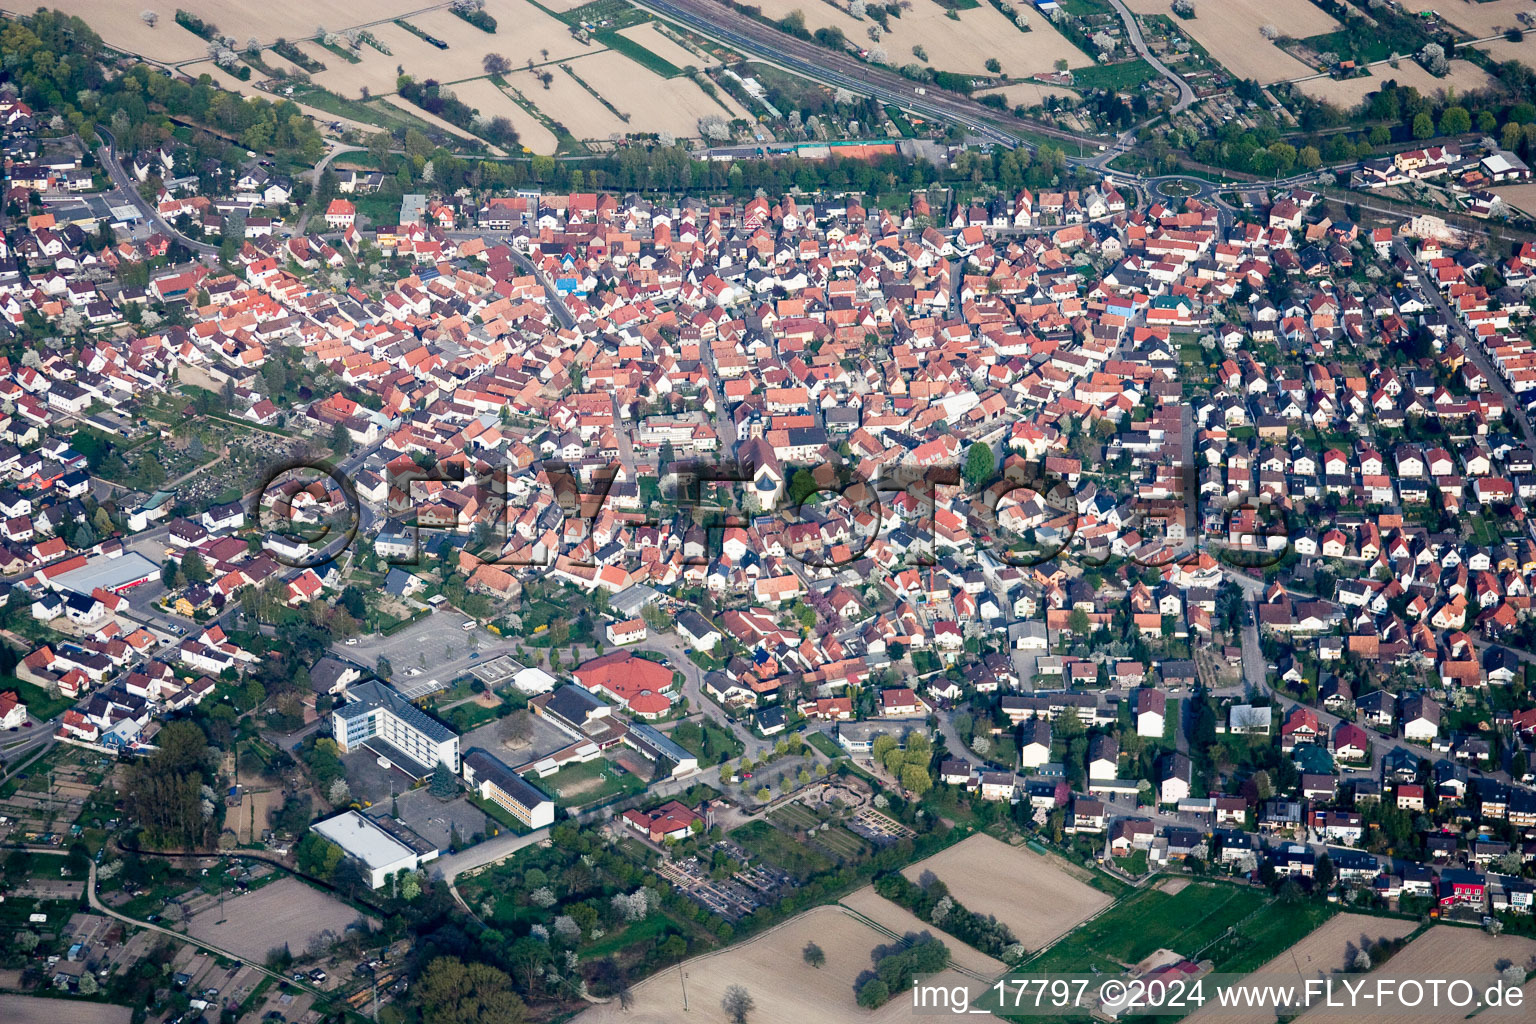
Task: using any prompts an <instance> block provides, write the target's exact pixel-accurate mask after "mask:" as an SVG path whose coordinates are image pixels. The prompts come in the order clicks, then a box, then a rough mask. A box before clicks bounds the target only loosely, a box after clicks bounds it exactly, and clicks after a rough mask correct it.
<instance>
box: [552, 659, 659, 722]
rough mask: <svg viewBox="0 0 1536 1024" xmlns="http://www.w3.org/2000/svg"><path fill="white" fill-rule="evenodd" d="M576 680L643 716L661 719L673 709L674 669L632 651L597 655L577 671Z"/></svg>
mask: <svg viewBox="0 0 1536 1024" xmlns="http://www.w3.org/2000/svg"><path fill="white" fill-rule="evenodd" d="M576 682H577V683H578V684H580V685H581V686H582V687H584V688H585V689H587V690H590V691H592V692H593V693H595V694H599V695H600V696H603V697H607V698H608V699H609V700H611V701H613V702H614V703H615V704H619V705H621V706H622V707H626V708H628V709H629V710H630V712H631V713H633V714H636V715H639V716H640V717H641V718H659V717H661V716H662V715H664V714H666V713H667V712H668V711H669V710H671V708H672V697H671V695H670V693H669V692H668V691H670V690H671V689H672V670H671V669H669V668H667V667H666V666H665V665H658V664H656V663H655V662H654V661H647V660H646V659H644V658H637V657H635V656H634V655H633V654H630V653H629V652H628V651H615V652H614V653H612V654H605V655H603V656H602V657H600V658H593V659H592V660H591V661H589V662H587V663H586V664H584V665H582V666H581V667H580V668H578V669H577V670H576Z"/></svg>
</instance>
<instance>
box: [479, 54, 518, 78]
mask: <svg viewBox="0 0 1536 1024" xmlns="http://www.w3.org/2000/svg"><path fill="white" fill-rule="evenodd" d="M480 66H481V67H482V68H484V69H485V73H486V74H488V75H504V74H506V73H507V72H508V71H511V70H512V62H511V61H510V60H507V58H505V57H503V56H502V55H501V54H499V53H488V54H486V55H485V59H484V60H482V61H481V62H480Z"/></svg>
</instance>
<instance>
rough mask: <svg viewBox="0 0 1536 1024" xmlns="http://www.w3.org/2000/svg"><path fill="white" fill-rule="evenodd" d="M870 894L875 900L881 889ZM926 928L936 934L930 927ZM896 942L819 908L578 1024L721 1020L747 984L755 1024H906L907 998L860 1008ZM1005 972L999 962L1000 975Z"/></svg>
mask: <svg viewBox="0 0 1536 1024" xmlns="http://www.w3.org/2000/svg"><path fill="white" fill-rule="evenodd" d="M864 891H866V892H869V893H870V895H873V890H864ZM875 898H876V899H879V897H875ZM882 902H883V901H882ZM913 920H916V919H915V918H914V919H913ZM921 930H922V931H929V932H931V931H932V929H930V928H929V927H928V926H926V925H923V926H922V929H921ZM810 942H814V943H816V944H817V945H818V946H820V947H821V948H822V950H823V951H824V952H825V953H826V958H827V959H826V963H825V964H823V965H822V966H821V967H820V968H815V967H811V966H809V965H807V964H806V963H805V960H804V958H803V957H802V955H801V952H802V950H804V949H805V946H806V944H807V943H810ZM891 943H892V938H891V936H890V935H889V934H887V933H886V932H885V931H882V930H878V929H876V928H875V927H873V926H871V925H870V924H868V923H866V922H864V921H862V920H860V919H859V918H858V917H856V916H854V915H853V914H851V913H849V912H848V911H846V910H844V909H843V908H842V907H835V906H823V907H816V908H814V909H812V910H808V911H806V912H805V913H803V914H800V915H799V916H797V917H794V918H791V919H790V920H788V921H786V922H785V923H784V924H782V925H779V926H778V927H777V928H773V929H771V930H769V931H767V932H764V933H763V934H762V935H759V936H758V937H756V938H754V939H752V940H751V941H749V942H744V943H741V944H739V945H735V946H730V947H727V948H726V949H723V950H721V951H719V952H718V953H709V954H706V955H705V956H701V957H698V958H696V959H693V960H689V961H687V962H685V963H682V964H679V965H678V966H676V967H671V968H668V969H667V970H665V971H662V972H661V973H660V974H657V975H655V976H653V977H651V978H648V979H646V980H645V981H643V982H641V983H640V984H638V985H636V986H635V987H634V989H633V997H634V1002H633V1004H632V1005H631V1006H630V1008H629V1009H627V1010H624V1009H621V1008H620V1006H619V1003H618V1001H617V1000H614V1001H612V1002H609V1003H607V1004H604V1005H601V1006H594V1007H592V1008H591V1009H589V1010H587V1011H585V1012H584V1013H582V1014H581V1015H580V1016H578V1017H577V1018H576V1021H577V1022H579V1024H674V1022H676V1021H678V1020H682V1019H686V1017H685V1014H684V1011H685V1010H688V1009H691V1010H693V1011H699V1012H701V1013H702V1015H703V1016H704V1017H705V1018H707V1019H711V1020H713V1019H717V1018H718V1015H719V1006H720V1000H721V997H722V996H723V995H724V994H725V988H726V986H727V985H741V986H743V987H744V988H746V990H747V991H748V992H749V993H751V995H752V998H753V1001H754V1002H755V1003H756V1004H757V1008H756V1009H755V1010H754V1011H753V1013H752V1018H751V1019H752V1022H753V1024H803V1022H805V1021H817V1022H818V1024H855V1022H858V1024H864V1022H871V1021H885V1020H897V1019H905V1018H906V1017H908V1016H910V1013H911V1004H910V1002H909V1001H908V1000H906V999H901V998H897V999H893V1000H891V1001H890V1002H889V1003H887V1004H885V1006H884V1007H882V1008H881V1009H879V1010H876V1011H869V1010H864V1009H861V1008H859V1006H858V1005H857V1004H856V1003H855V1002H854V986H855V984H857V982H858V980H859V977H860V975H862V974H864V973H865V972H866V971H868V970H869V969H870V968H871V967H872V966H873V964H874V953H875V951H876V950H877V949H879V948H880V947H882V946H889V945H891ZM964 950H965V947H964V946H958V948H957V945H956V944H954V943H951V945H950V951H951V953H958V952H961V951H964ZM971 955H972V956H973V957H974V956H977V955H978V954H971ZM994 963H995V961H994ZM1001 968H1002V965H1001V964H998V965H997V970H998V971H1001ZM951 973H952V972H946V973H945V974H944V975H941V976H940V977H941V978H942V979H944V983H946V984H949V983H956V982H954V981H952V980H951ZM685 978H686V982H685V981H684V979H685ZM955 978H959V976H958V975H955ZM959 980H961V981H963V980H965V979H959ZM685 984H686V986H687V987H686V989H685V988H684V985H685ZM696 1015H697V1014H696Z"/></svg>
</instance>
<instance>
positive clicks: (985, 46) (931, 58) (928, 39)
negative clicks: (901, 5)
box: [757, 0, 1093, 78]
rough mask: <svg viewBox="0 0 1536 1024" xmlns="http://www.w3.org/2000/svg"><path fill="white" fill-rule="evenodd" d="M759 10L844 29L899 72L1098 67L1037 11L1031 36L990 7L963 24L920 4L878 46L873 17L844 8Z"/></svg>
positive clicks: (1015, 72) (771, 1)
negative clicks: (1062, 63) (908, 68)
mask: <svg viewBox="0 0 1536 1024" xmlns="http://www.w3.org/2000/svg"><path fill="white" fill-rule="evenodd" d="M757 6H759V7H760V8H762V12H763V15H764V16H765V17H768V18H772V19H773V20H774V21H779V20H782V19H783V18H784V17H785V16H786V15H789V14H792V13H794V12H795V11H800V12H801V13H802V14H804V15H805V27H806V28H808V29H810V30H811V31H813V32H814V31H815V30H816V29H818V28H837V29H841V30H842V33H843V35H844V36H846V37H847V38H848V41H849V42H851V43H853V44H854V45H856V46H859V47H868V48H870V49H882V50H884V51H885V53H886V57H887V59H888V60H889V62H890V64H891V65H892V66H893V67H900V66H902V65H903V64H914V63H916V64H924V63H925V64H927V66H929V67H932V68H936V69H938V70H940V71H956V72H961V73H968V74H979V75H984V74H987V73H988V72H987V70H986V63H987V59H988V58H990V57H996V58H997V59H998V61H1000V62H1001V63H1002V66H1003V71H1004V72H1005V73H1007V74H1009V75H1012V76H1014V77H1020V78H1027V77H1029V76H1030V75H1034V74H1037V73H1039V72H1041V71H1050V70H1052V69H1053V67H1054V66H1055V63H1056V61H1057V60H1059V59H1062V58H1065V59H1066V61H1067V64H1068V66H1070V67H1074V68H1080V67H1085V66H1087V65H1089V64H1092V63H1093V59H1092V58H1090V57H1089V56H1088V55H1087V54H1085V53H1084V52H1083V51H1081V50H1079V49H1078V48H1077V47H1076V46H1074V45H1073V44H1072V43H1071V42H1069V41H1068V40H1067V39H1066V37H1065V36H1063V35H1062V34H1061V33H1060V32H1057V31H1056V29H1055V28H1054V27H1053V26H1052V25H1051V23H1050V22H1049V21H1047V20H1046V19H1045V16H1044V15H1041V14H1037V13H1036V12H1035V11H1033V10H1031V11H1029V13H1028V18H1029V26H1030V31H1028V32H1023V31H1020V30H1019V28H1018V26H1016V25H1015V24H1014V23H1013V22H1011V21H1009V20H1008V19H1007V18H1006V17H1004V16H1003V14H1002V13H1001V12H1000V11H998V9H997V8H995V7H993V6H992V5H990V4H981V5H980V6H978V7H972V8H969V9H967V10H963V11H959V12H958V13H959V15H960V20H958V21H956V20H954V19H953V18H949V17H947V16H946V15H945V9H944V8H943V7H940V6H939V5H938V4H936V3H921V4H914V5H913V6H912V8H911V9H909V10H903V11H902V12H901V17H899V18H891V19H890V25H891V31H890V32H889V33H885V32H882V33H880V40H879V41H878V42H871V41H870V39H869V35H868V32H869V29H870V28H871V27H872V26H874V25H875V23H874V22H872V21H870V20H868V19H867V18H866V19H863V20H859V19H857V18H855V17H853V15H851V14H849V13H848V12H847V10H846V9H844V8H842V7H833V6H831V5H829V4H824V3H817V2H814V0H812V2H809V3H807V2H806V0H757ZM914 46H921V47H923V49H924V52H926V53H927V54H928V59H927V60H926V61H923V60H920V59H919V58H918V57H916V56H915V55H914V54H913V53H912V47H914Z"/></svg>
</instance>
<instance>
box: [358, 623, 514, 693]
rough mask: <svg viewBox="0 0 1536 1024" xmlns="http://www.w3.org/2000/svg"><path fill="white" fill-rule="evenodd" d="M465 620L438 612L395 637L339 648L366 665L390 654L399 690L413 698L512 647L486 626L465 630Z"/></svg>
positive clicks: (372, 638) (368, 639)
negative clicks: (435, 682) (430, 685)
mask: <svg viewBox="0 0 1536 1024" xmlns="http://www.w3.org/2000/svg"><path fill="white" fill-rule="evenodd" d="M464 621H465V620H464V616H462V615H460V614H459V613H458V612H455V611H451V610H449V611H439V612H434V613H432V614H431V615H428V616H427V617H426V618H424V619H422V620H421V621H420V622H413V623H411V625H409V626H407V627H406V628H404V629H402V630H401V631H400V632H398V633H396V634H394V635H393V636H364V637H359V638H358V642H357V643H356V644H354V645H352V646H350V647H337V653H338V654H340V655H341V656H343V657H346V658H348V659H351V660H353V661H356V662H358V663H360V664H363V665H374V664H376V663H377V662H378V659H379V657H380V656H383V657H385V658H388V659H389V664H390V666H391V667H392V668H393V669H394V674H393V678H392V679H391V682H392V684H393V685H394V687H395V688H396V689H397V690H400V691H401V692H402V693H405V694H407V695H409V696H414V695H416V694H417V693H418V692H422V693H425V692H431V691H430V690H426V689H424V686H425V684H426V683H427V681H428V680H431V679H436V680H438V681H439V682H440V683H442V684H443V685H444V686H447V685H448V684H449V683H450V682H451V681H452V680H453V679H455V678H457V677H458V676H460V675H463V674H464V673H466V672H468V671H469V670H470V669H471V668H474V667H476V666H477V665H478V664H479V663H480V662H481V661H488V660H490V659H492V658H495V657H497V656H498V655H502V654H509V653H511V651H512V644H511V643H510V642H509V641H506V640H503V639H502V638H500V637H498V636H497V635H496V634H494V633H490V632H487V631H486V630H484V629H480V628H476V629H475V630H473V631H471V632H465V630H464V628H463V627H464ZM413 670H414V671H415V674H414V675H412V671H413Z"/></svg>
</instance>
